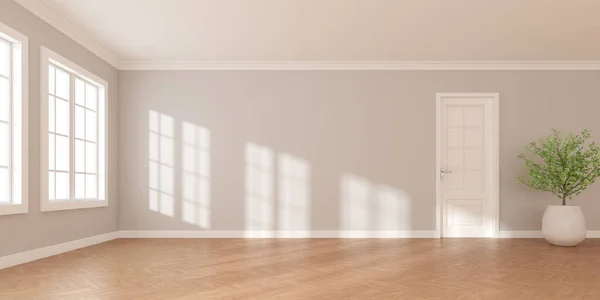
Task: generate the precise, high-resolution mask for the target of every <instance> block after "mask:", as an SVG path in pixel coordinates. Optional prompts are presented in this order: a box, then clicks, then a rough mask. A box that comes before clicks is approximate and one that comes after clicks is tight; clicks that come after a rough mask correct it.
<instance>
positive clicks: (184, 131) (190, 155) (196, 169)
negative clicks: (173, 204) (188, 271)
mask: <svg viewBox="0 0 600 300" xmlns="http://www.w3.org/2000/svg"><path fill="white" fill-rule="evenodd" d="M181 136H182V148H181V151H182V153H181V154H182V160H181V170H182V177H181V179H182V196H183V201H182V207H181V209H182V220H183V221H184V222H186V223H189V224H194V225H196V226H198V227H201V228H204V229H209V228H210V224H211V220H210V212H211V201H210V197H211V196H210V132H209V131H208V129H206V128H205V127H202V126H198V125H195V124H192V123H188V122H183V123H182V124H181Z"/></svg>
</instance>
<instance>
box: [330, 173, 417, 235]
mask: <svg viewBox="0 0 600 300" xmlns="http://www.w3.org/2000/svg"><path fill="white" fill-rule="evenodd" d="M340 211H341V229H342V230H359V231H370V230H378V231H398V230H411V229H412V228H411V227H412V224H411V221H412V211H411V200H410V197H409V196H408V194H407V193H405V192H404V191H402V190H399V189H395V188H392V187H390V186H386V185H380V184H374V183H371V182H370V181H369V180H368V179H366V178H364V177H360V176H356V175H353V174H343V175H342V177H341V206H340Z"/></svg>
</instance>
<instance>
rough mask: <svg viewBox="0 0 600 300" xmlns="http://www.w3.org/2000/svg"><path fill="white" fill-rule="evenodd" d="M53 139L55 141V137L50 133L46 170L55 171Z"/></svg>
mask: <svg viewBox="0 0 600 300" xmlns="http://www.w3.org/2000/svg"><path fill="white" fill-rule="evenodd" d="M54 139H55V135H54V134H52V133H49V134H48V169H49V170H56V164H55V160H56V157H55V156H54V153H55V152H54V150H56V145H55V143H54Z"/></svg>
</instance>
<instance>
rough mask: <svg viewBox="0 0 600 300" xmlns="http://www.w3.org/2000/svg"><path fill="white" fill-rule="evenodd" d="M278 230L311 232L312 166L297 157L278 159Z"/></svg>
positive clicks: (286, 155) (282, 156) (289, 156)
mask: <svg viewBox="0 0 600 300" xmlns="http://www.w3.org/2000/svg"><path fill="white" fill-rule="evenodd" d="M278 165H279V168H278V169H279V173H278V176H279V180H278V186H277V189H278V195H279V197H278V198H279V201H278V203H277V204H278V211H279V214H278V216H277V217H278V228H277V229H278V230H310V166H309V164H308V163H307V162H306V161H305V160H303V159H301V158H298V157H296V156H293V155H290V154H280V155H279V159H278Z"/></svg>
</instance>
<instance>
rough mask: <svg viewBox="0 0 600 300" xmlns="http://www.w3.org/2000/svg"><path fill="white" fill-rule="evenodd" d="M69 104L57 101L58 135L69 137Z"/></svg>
mask: <svg viewBox="0 0 600 300" xmlns="http://www.w3.org/2000/svg"><path fill="white" fill-rule="evenodd" d="M69 115H70V114H69V102H67V101H64V100H61V99H56V133H60V134H64V135H69Z"/></svg>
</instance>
